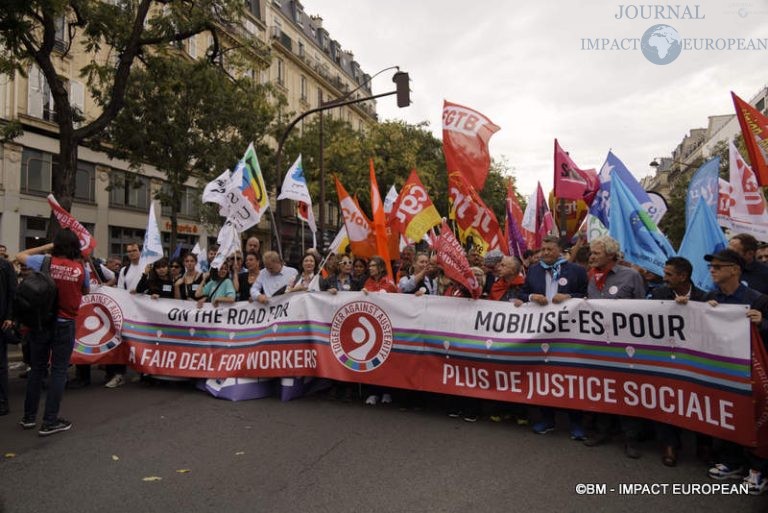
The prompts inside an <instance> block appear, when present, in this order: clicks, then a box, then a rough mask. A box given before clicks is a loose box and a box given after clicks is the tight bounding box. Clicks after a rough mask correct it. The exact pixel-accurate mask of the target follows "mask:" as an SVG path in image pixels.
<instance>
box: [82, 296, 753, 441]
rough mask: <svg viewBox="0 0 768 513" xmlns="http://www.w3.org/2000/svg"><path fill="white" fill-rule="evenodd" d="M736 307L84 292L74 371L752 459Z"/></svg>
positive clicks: (744, 325)
mask: <svg viewBox="0 0 768 513" xmlns="http://www.w3.org/2000/svg"><path fill="white" fill-rule="evenodd" d="M745 309H746V307H742V306H734V305H719V306H717V307H712V306H710V305H708V304H706V303H691V304H688V305H678V304H676V303H675V302H670V301H641V300H620V301H610V300H581V299H573V300H570V301H568V302H566V303H564V304H560V305H557V306H556V307H554V306H546V307H542V306H538V305H532V304H526V305H523V306H521V307H517V308H516V307H514V306H512V305H511V304H510V303H503V302H494V301H485V300H470V299H461V298H449V297H439V296H422V297H416V296H412V295H407V294H367V295H366V294H363V293H356V292H349V293H344V294H336V295H331V294H327V293H321V292H302V293H294V294H287V295H284V296H280V297H279V298H273V300H272V301H271V302H270V303H268V304H267V305H260V304H255V303H246V302H242V303H235V304H234V305H232V306H230V307H224V308H218V309H213V308H212V307H211V306H210V305H208V304H206V305H205V306H204V307H203V308H201V309H197V308H196V306H195V303H193V302H185V301H179V300H172V299H160V300H153V299H151V298H150V297H148V296H139V295H131V294H129V293H128V292H126V291H123V290H118V289H114V288H110V287H99V288H97V289H95V292H94V293H92V294H89V295H86V296H84V298H83V303H82V305H81V308H80V314H79V318H78V326H77V335H76V343H75V352H74V356H73V363H128V364H130V365H131V366H132V367H133V368H135V369H136V370H137V371H139V372H144V373H148V374H162V375H172V376H186V377H200V378H228V377H232V378H234V377H279V376H318V377H326V378H331V379H336V380H342V381H350V382H358V383H369V384H375V385H381V386H389V387H397V388H405V389H412V390H424V391H430V392H437V393H443V394H453V395H463V396H471V397H478V398H484V399H492V400H499V401H510V402H518V403H527V404H538V405H546V406H552V407H562V408H570V409H576V410H587V411H596V412H607V413H613V414H621V415H632V416H636V417H643V418H648V419H653V420H657V421H659V422H664V423H668V424H673V425H676V426H680V427H683V428H686V429H691V430H693V431H698V432H702V433H706V434H709V435H713V436H716V437H718V438H722V439H726V440H732V441H735V442H738V443H740V444H743V445H747V446H756V445H760V446H762V445H766V444H765V438H766V436H768V435H766V426H768V423H767V422H766V421H765V418H768V415H766V414H765V411H767V410H766V407H765V404H766V400H765V395H766V394H765V390H768V386H766V385H765V383H768V378H766V377H765V374H766V373H765V370H764V369H765V356H764V352H759V351H754V352H753V351H751V348H750V328H749V323H748V321H747V319H746V317H745ZM753 356H754V359H755V361H754V362H753ZM753 366H754V368H755V369H756V371H755V375H754V376H753V372H752V368H753ZM753 381H754V382H755V383H756V384H755V385H754V386H755V387H760V388H759V390H756V391H755V392H754V393H753ZM758 411H759V414H757V415H756V412H758ZM758 417H759V422H758ZM758 433H760V436H758Z"/></svg>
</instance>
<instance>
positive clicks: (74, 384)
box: [67, 378, 91, 390]
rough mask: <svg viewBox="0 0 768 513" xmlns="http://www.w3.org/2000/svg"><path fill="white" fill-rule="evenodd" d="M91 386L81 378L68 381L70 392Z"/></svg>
mask: <svg viewBox="0 0 768 513" xmlns="http://www.w3.org/2000/svg"><path fill="white" fill-rule="evenodd" d="M90 385H91V382H90V381H84V380H82V379H80V378H75V379H71V380H69V381H67V388H68V389H70V390H77V389H78V388H85V387H87V386H90Z"/></svg>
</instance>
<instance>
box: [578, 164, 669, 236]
mask: <svg viewBox="0 0 768 513" xmlns="http://www.w3.org/2000/svg"><path fill="white" fill-rule="evenodd" d="M616 176H618V177H620V178H621V180H622V181H623V182H624V186H625V187H626V189H627V190H628V191H629V192H630V194H632V195H633V196H634V197H635V199H636V200H637V202H638V203H639V204H640V205H642V207H643V208H644V209H645V210H646V211H647V212H648V213H649V214H650V215H651V218H652V219H656V216H655V213H656V212H655V211H656V207H655V206H654V203H653V201H651V198H650V197H649V196H648V193H647V192H645V189H643V186H642V185H640V183H639V182H638V181H637V180H636V179H635V177H634V176H632V173H630V172H629V169H627V166H625V165H624V163H623V162H622V161H621V160H619V158H618V157H617V156H616V155H614V154H613V152H611V151H609V152H608V156H607V157H606V159H605V163H604V164H603V167H602V168H600V175H599V176H598V178H599V179H600V189H599V190H598V191H597V195H596V196H595V200H594V201H593V202H592V205H591V206H590V207H589V213H590V214H592V215H593V216H595V217H597V218H598V219H600V222H601V223H603V224H604V225H605V227H606V228H610V224H611V221H610V220H611V213H610V210H611V209H610V206H611V180H612V179H613V178H614V177H616Z"/></svg>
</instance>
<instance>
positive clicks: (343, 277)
mask: <svg viewBox="0 0 768 513" xmlns="http://www.w3.org/2000/svg"><path fill="white" fill-rule="evenodd" d="M361 288H362V283H361V282H360V281H358V280H357V279H355V277H354V276H352V258H351V257H350V256H349V255H342V256H341V258H340V259H339V262H338V267H337V271H336V273H335V274H331V275H329V276H328V278H326V279H325V280H320V290H327V291H328V292H330V293H331V294H336V293H337V292H339V291H342V292H355V291H358V290H360V289H361Z"/></svg>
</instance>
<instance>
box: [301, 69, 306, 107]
mask: <svg viewBox="0 0 768 513" xmlns="http://www.w3.org/2000/svg"><path fill="white" fill-rule="evenodd" d="M301 99H302V100H304V101H307V77H305V76H304V75H302V76H301Z"/></svg>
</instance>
